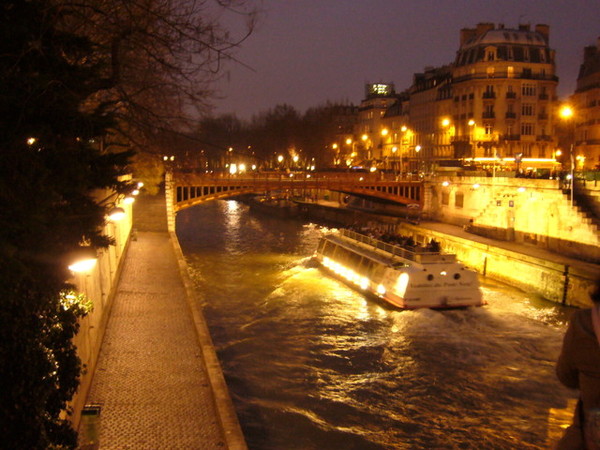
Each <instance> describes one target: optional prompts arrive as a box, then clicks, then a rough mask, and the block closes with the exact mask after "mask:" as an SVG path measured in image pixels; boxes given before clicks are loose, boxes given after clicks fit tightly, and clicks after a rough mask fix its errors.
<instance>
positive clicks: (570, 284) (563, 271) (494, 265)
mask: <svg viewBox="0 0 600 450" xmlns="http://www.w3.org/2000/svg"><path fill="white" fill-rule="evenodd" d="M398 232H399V233H400V234H403V235H410V236H413V237H414V238H415V240H417V241H418V242H429V241H430V240H431V239H435V240H436V241H438V242H440V244H441V246H442V249H443V251H444V252H446V253H454V254H456V256H457V258H458V259H459V260H460V261H461V262H462V263H463V264H465V265H466V266H468V267H470V268H471V269H473V270H476V271H477V272H479V273H481V274H482V275H484V276H487V277H490V278H491V279H493V280H498V281H502V282H504V283H506V284H508V285H510V286H514V287H517V288H519V289H521V290H523V291H525V292H528V293H531V294H534V295H539V296H541V297H543V298H546V299H548V300H551V301H554V302H556V303H561V304H564V305H569V306H576V307H589V306H590V304H591V302H590V300H589V295H588V292H589V291H590V289H591V287H592V285H593V284H594V281H595V278H596V277H597V276H598V271H597V267H596V266H594V265H592V264H585V263H581V264H568V263H567V262H558V261H556V260H551V259H547V258H546V257H545V256H537V255H535V254H531V253H530V254H528V253H521V252H517V251H514V250H510V249H506V248H502V247H499V246H494V245H490V244H488V243H482V242H478V241H475V240H470V239H466V238H464V237H459V236H454V235H451V234H447V233H443V232H439V231H435V230H431V229H427V228H424V227H421V226H419V225H413V224H409V223H402V224H400V225H399V226H398Z"/></svg>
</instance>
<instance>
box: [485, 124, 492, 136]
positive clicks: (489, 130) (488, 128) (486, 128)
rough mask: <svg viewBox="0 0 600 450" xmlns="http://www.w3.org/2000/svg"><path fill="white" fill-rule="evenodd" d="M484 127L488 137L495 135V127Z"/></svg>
mask: <svg viewBox="0 0 600 450" xmlns="http://www.w3.org/2000/svg"><path fill="white" fill-rule="evenodd" d="M484 127H485V134H486V136H491V135H492V134H494V126H493V125H492V124H491V123H486V124H485V125H484Z"/></svg>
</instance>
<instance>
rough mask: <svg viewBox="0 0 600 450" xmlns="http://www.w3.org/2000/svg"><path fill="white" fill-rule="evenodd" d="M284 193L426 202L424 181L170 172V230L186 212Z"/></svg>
mask: <svg viewBox="0 0 600 450" xmlns="http://www.w3.org/2000/svg"><path fill="white" fill-rule="evenodd" d="M282 190H289V191H291V192H292V193H294V192H304V193H306V192H309V191H314V190H316V191H317V192H318V191H319V190H327V191H337V192H343V193H346V194H349V195H355V196H359V197H369V198H373V199H379V200H384V201H387V202H393V203H398V204H403V205H407V204H418V205H419V206H421V205H422V202H423V199H422V197H423V195H422V193H423V183H422V182H421V181H417V180H415V181H413V180H399V181H397V180H395V179H390V180H387V179H385V178H384V179H382V178H381V176H379V175H375V174H363V173H361V174H355V173H340V172H319V173H307V172H296V173H292V174H285V173H279V172H267V173H260V174H257V173H254V174H251V175H242V176H240V175H238V176H228V175H227V174H221V173H219V174H206V173H190V172H173V171H167V173H166V175H165V195H166V197H167V212H168V216H169V218H168V220H169V230H171V231H174V230H175V215H176V213H177V212H178V211H181V210H182V209H185V208H190V207H192V206H195V205H199V204H201V203H205V202H207V201H211V200H217V199H223V198H228V197H233V196H237V195H243V194H257V195H259V194H264V193H267V192H273V191H282Z"/></svg>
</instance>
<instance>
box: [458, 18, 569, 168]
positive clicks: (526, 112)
mask: <svg viewBox="0 0 600 450" xmlns="http://www.w3.org/2000/svg"><path fill="white" fill-rule="evenodd" d="M460 37H461V39H460V42H461V44H460V48H459V50H458V52H457V56H456V60H455V62H454V65H453V83H452V88H453V94H452V95H453V115H452V118H453V122H454V124H455V126H456V137H455V142H456V147H457V150H458V149H459V148H460V149H461V150H462V153H465V152H468V151H470V152H471V155H470V156H474V157H495V156H497V155H498V156H501V157H514V156H516V155H518V154H522V157H524V158H553V152H554V149H555V140H554V138H553V134H554V133H553V110H554V103H555V98H556V86H557V84H558V78H557V77H556V76H555V63H554V51H553V50H551V49H550V47H549V27H548V26H546V25H537V26H536V27H535V29H534V30H531V29H530V27H529V25H520V26H519V27H518V28H517V29H508V28H504V26H503V25H500V26H498V27H497V28H496V27H495V26H494V24H479V25H478V26H477V27H476V28H474V29H463V30H461V35H460Z"/></svg>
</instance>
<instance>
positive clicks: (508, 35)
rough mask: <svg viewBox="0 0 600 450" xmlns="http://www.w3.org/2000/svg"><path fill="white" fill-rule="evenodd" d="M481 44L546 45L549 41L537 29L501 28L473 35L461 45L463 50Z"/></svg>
mask: <svg viewBox="0 0 600 450" xmlns="http://www.w3.org/2000/svg"><path fill="white" fill-rule="evenodd" d="M480 45H486V46H487V45H535V46H540V47H546V46H547V45H548V43H547V42H546V39H545V38H544V36H543V35H542V34H541V33H538V32H537V31H531V30H529V29H516V30H515V29H509V28H499V29H494V30H489V31H487V32H485V33H483V34H480V35H476V36H473V37H472V38H471V39H469V40H468V41H467V42H465V43H464V44H463V45H462V46H461V50H467V49H469V48H472V47H477V46H480Z"/></svg>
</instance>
